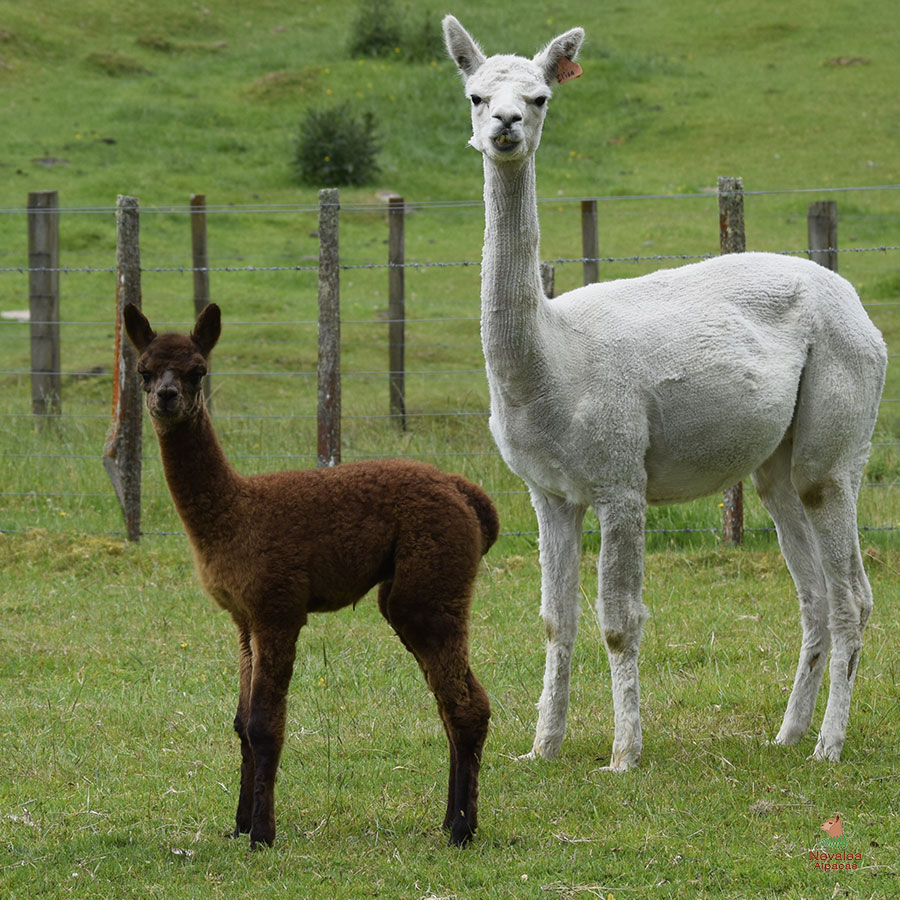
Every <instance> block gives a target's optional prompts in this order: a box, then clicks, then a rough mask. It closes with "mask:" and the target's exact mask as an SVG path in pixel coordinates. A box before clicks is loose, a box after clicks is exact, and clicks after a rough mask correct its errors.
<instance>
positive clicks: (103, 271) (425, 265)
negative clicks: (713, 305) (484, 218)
mask: <svg viewBox="0 0 900 900" xmlns="http://www.w3.org/2000/svg"><path fill="white" fill-rule="evenodd" d="M898 250H900V245H889V244H882V245H879V246H874V247H827V248H816V249H815V250H813V249H812V248H809V247H808V248H806V249H805V250H798V249H793V250H771V251H766V252H770V253H775V254H777V255H779V256H807V257H809V256H812V255H813V254H824V253H890V252H896V251H898ZM715 256H718V254H716V253H711V252H706V253H658V254H653V255H649V256H643V255H641V254H634V255H631V256H559V257H553V258H550V259H545V260H543V262H544V263H546V264H555V265H570V264H581V265H583V264H585V263H607V264H614V263H643V262H678V261H680V262H685V261H689V260H705V259H712V258H713V257H715ZM480 266H481V260H465V259H464V260H456V261H445V262H438V261H413V262H404V263H393V262H384V263H346V264H344V263H342V264H341V265H340V266H339V268H340V269H341V271H348V272H350V271H360V270H365V269H447V268H466V267H480ZM318 270H319V268H318V266H301V265H277V266H276V265H273V266H257V265H247V266H146V267H142V268H141V269H140V271H141V273H142V274H172V273H175V274H180V275H189V274H193V273H194V272H204V273H215V272H231V273H234V272H318ZM116 271H117V270H116V267H115V266H0V274H19V275H28V274H30V273H32V272H43V273H58V274H62V275H72V274H79V273H80V274H88V275H111V274H115V272H116Z"/></svg>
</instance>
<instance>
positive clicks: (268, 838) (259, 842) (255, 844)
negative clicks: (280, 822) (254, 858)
mask: <svg viewBox="0 0 900 900" xmlns="http://www.w3.org/2000/svg"><path fill="white" fill-rule="evenodd" d="M274 843H275V832H274V831H273V832H271V833H265V832H263V831H262V830H261V829H260V830H259V831H256V830H253V829H251V831H250V849H251V850H263V849H265V848H266V847H271V846H272V844H274Z"/></svg>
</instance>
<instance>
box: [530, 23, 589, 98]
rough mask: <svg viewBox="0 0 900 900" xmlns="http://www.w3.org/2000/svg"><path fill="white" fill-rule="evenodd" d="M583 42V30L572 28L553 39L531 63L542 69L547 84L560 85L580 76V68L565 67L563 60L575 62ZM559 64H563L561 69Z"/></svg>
mask: <svg viewBox="0 0 900 900" xmlns="http://www.w3.org/2000/svg"><path fill="white" fill-rule="evenodd" d="M583 40H584V29H583V28H573V29H571V30H570V31H567V32H566V33H565V34H561V35H559V37H556V38H554V39H553V40H552V41H550V43H549V44H547V46H546V47H544V49H543V50H541V51H540V52H539V53H537V54H535V57H534V60H533V61H534V63H535V64H536V65H538V66H540V68H541V69H543V71H544V79H545V80H546V82H547V84H550V85H553V84H556V83H557V82H559V83H562V82H563V81H568V80H569V79H570V78H577V77H578V75H580V74H581V66H574V67H571V66H565V60H568V61H569V62H572V63H574V62H575V57H576V56H578V50H579V49H580V48H581V43H582V41H583ZM560 63H563V67H564V68H563V69H561V68H560Z"/></svg>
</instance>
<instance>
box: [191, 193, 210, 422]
mask: <svg viewBox="0 0 900 900" xmlns="http://www.w3.org/2000/svg"><path fill="white" fill-rule="evenodd" d="M191 254H192V261H193V264H192V268H193V271H194V318H195V319H196V318H197V317H198V316H199V315H200V313H202V312H203V308H204V307H205V306H206V305H207V304H208V303H209V253H208V252H207V245H206V196H205V195H204V194H191ZM210 368H211V367H210V366H209V365H208V364H207V373H206V376H205V377H204V379H203V399H204V400H205V402H206V408H207V409H209V410H210V412H212V397H211V394H210V391H211V390H212V387H211V384H210V374H209V369H210Z"/></svg>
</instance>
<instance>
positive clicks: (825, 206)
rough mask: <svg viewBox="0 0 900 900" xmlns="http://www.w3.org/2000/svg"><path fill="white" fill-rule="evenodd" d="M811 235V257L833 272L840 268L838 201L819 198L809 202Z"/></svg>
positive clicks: (808, 214)
mask: <svg viewBox="0 0 900 900" xmlns="http://www.w3.org/2000/svg"><path fill="white" fill-rule="evenodd" d="M806 228H807V234H808V235H809V258H810V259H811V260H812V261H813V262H817V263H818V264H819V265H820V266H825V268H826V269H831V271H832V272H837V270H838V259H837V258H838V255H837V202H836V201H834V200H817V201H816V202H815V203H810V204H809V210H808V211H807V214H806Z"/></svg>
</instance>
